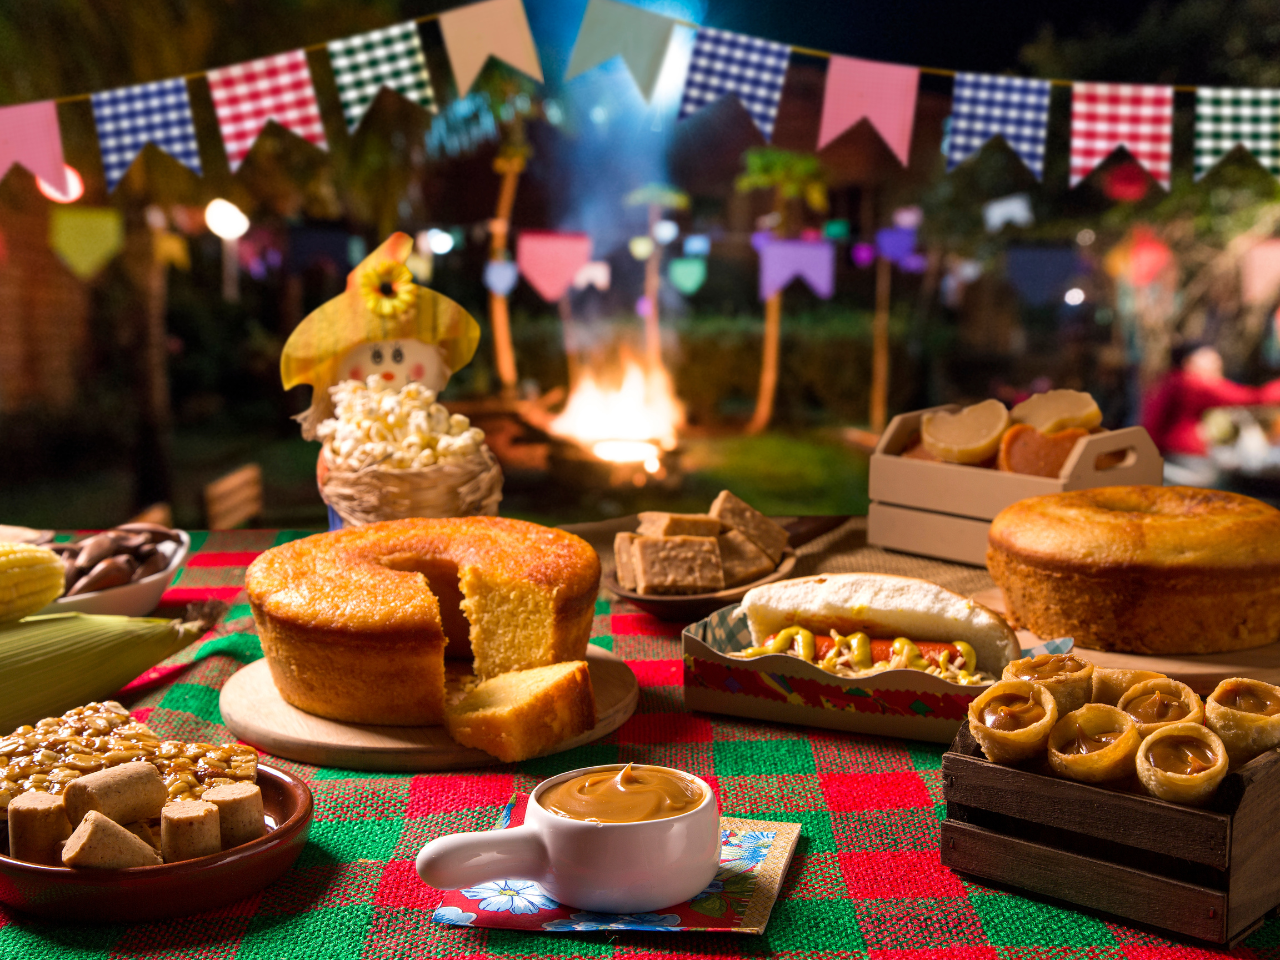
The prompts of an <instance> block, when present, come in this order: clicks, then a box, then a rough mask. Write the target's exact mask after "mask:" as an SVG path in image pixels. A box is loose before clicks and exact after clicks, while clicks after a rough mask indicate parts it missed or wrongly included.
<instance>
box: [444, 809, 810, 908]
mask: <svg viewBox="0 0 1280 960" xmlns="http://www.w3.org/2000/svg"><path fill="white" fill-rule="evenodd" d="M528 802H529V798H528V797H527V796H524V795H518V796H516V797H513V798H512V799H511V802H510V803H508V804H507V807H506V809H505V810H504V811H503V813H502V815H501V816H500V817H499V818H498V823H497V825H496V826H495V827H494V829H495V830H502V829H505V828H506V827H510V826H519V824H521V823H523V822H524V811H525V809H526V807H527V806H528ZM799 838H800V825H799V824H798V823H773V822H771V821H765V820H740V819H738V818H736V817H721V819H720V869H719V870H718V871H717V872H716V876H715V879H714V880H712V881H711V884H710V885H709V886H708V887H707V889H705V890H703V891H702V893H700V894H698V895H697V896H696V897H694V898H693V899H692V900H688V901H686V902H684V903H678V904H675V905H674V906H671V907H666V908H664V909H662V910H658V911H655V912H654V913H629V914H614V913H591V912H588V911H585V910H577V909H575V908H574V907H562V906H561V905H560V904H559V903H557V902H556V901H555V900H553V899H551V897H549V896H547V894H546V893H545V892H544V891H543V889H542V887H540V886H539V885H538V884H536V883H534V882H533V881H532V880H491V881H489V882H488V883H480V884H477V885H476V886H474V887H466V888H464V889H462V890H448V891H446V892H445V895H444V900H443V901H442V902H441V904H440V906H439V907H437V908H436V912H435V914H434V915H433V916H432V919H433V920H435V921H436V922H438V923H451V924H455V925H457V926H462V927H500V928H502V929H506V930H545V931H547V932H549V933H556V932H563V931H571V930H667V931H672V932H675V931H682V930H718V931H721V932H726V933H763V932H764V927H765V924H766V923H768V922H769V913H770V911H771V910H772V909H773V902H774V900H776V899H777V897H778V888H779V887H781V886H782V878H783V877H784V876H785V875H786V872H787V865H788V864H789V863H790V862H791V855H792V854H793V853H794V852H795V848H796V842H797V841H798V840H799Z"/></svg>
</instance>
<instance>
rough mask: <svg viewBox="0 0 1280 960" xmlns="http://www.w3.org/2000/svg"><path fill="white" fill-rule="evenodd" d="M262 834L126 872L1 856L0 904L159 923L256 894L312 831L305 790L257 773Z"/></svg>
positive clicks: (280, 774) (276, 775)
mask: <svg viewBox="0 0 1280 960" xmlns="http://www.w3.org/2000/svg"><path fill="white" fill-rule="evenodd" d="M258 786H259V787H261V788H262V805H263V807H264V809H265V811H266V815H267V830H268V832H267V835H266V836H264V837H259V838H258V839H257V840H253V841H251V842H249V843H245V844H241V845H240V846H238V847H235V848H234V849H231V850H227V851H224V852H223V853H215V854H212V855H210V856H207V857H200V858H199V859H197V860H184V861H182V862H181V863H166V864H162V865H160V866H158V867H131V868H129V869H127V870H101V871H98V870H72V869H70V868H68V867H46V866H41V865H40V864H34V863H23V862H22V861H20V860H11V859H9V858H8V857H4V856H0V903H4V904H5V905H6V906H10V907H13V908H14V909H16V910H22V911H24V912H26V913H34V914H37V915H39V916H42V917H49V918H51V919H54V920H62V921H116V922H132V921H138V920H158V919H160V918H162V917H177V916H183V915H185V914H192V913H204V912H205V911H208V910H216V909H217V908H218V907H224V906H226V905H227V904H229V903H234V902H235V901H236V900H240V899H242V898H244V897H247V896H249V895H250V894H252V893H257V892H258V891H259V890H261V889H262V888H263V887H265V886H266V885H267V884H269V883H271V882H272V881H274V880H275V879H277V878H278V877H279V876H280V875H281V874H283V873H284V872H285V871H286V870H288V869H289V867H291V866H292V865H293V861H294V860H296V859H297V858H298V854H299V853H301V852H302V848H303V846H304V845H305V844H306V842H307V834H308V833H309V832H310V830H311V809H312V802H311V791H310V790H309V789H308V788H307V785H306V784H305V783H303V782H302V781H301V780H299V779H298V778H297V777H295V776H293V774H290V773H286V772H285V771H283V770H275V769H272V768H271V767H264V766H262V765H261V764H259V766H258Z"/></svg>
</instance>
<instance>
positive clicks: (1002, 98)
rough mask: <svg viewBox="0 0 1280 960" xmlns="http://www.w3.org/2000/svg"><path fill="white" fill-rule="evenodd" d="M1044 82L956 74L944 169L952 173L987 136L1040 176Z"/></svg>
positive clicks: (1045, 102) (1045, 124) (1046, 105)
mask: <svg viewBox="0 0 1280 960" xmlns="http://www.w3.org/2000/svg"><path fill="white" fill-rule="evenodd" d="M1049 89H1050V84H1049V81H1047V80H1027V79H1025V78H1023V77H994V76H990V75H989V74H984V73H958V74H956V81H955V87H954V89H953V90H952V94H951V127H950V136H949V141H948V145H947V169H948V170H953V169H955V167H956V165H957V164H960V163H963V162H964V161H965V160H968V159H969V158H970V157H971V156H973V155H974V154H975V153H977V152H978V151H979V150H981V149H982V145H983V144H985V143H986V142H987V141H988V140H990V139H991V138H992V137H1004V141H1005V143H1007V144H1009V146H1010V147H1012V148H1013V152H1014V153H1016V154H1017V155H1018V156H1019V157H1021V158H1022V162H1023V163H1025V164H1026V165H1027V167H1028V168H1029V169H1030V170H1031V172H1032V173H1034V174H1035V175H1036V179H1037V180H1039V179H1040V178H1041V177H1042V176H1044V140H1045V131H1046V130H1047V129H1048V126H1049Z"/></svg>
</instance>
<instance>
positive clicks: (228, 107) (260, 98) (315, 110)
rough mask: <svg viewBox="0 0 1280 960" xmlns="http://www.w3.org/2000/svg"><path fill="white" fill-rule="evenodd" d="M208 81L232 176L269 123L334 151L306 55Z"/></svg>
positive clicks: (258, 63)
mask: <svg viewBox="0 0 1280 960" xmlns="http://www.w3.org/2000/svg"><path fill="white" fill-rule="evenodd" d="M208 77H209V92H210V93H211V94H213V109H214V111H215V112H216V113H217V115H218V128H219V129H220V130H221V131H222V141H223V143H224V144H226V147H227V160H228V161H230V163H231V169H232V171H235V170H238V169H239V168H240V164H241V163H242V162H244V158H245V156H246V155H247V154H248V153H249V150H250V148H251V147H252V146H253V144H254V142H255V141H256V140H257V139H258V134H260V133H262V128H263V127H265V126H266V125H267V121H268V120H274V121H276V123H278V124H280V126H282V127H284V128H286V129H288V130H291V131H293V132H294V133H296V134H297V135H298V136H300V137H302V138H303V139H304V140H309V141H310V142H311V143H314V144H315V145H316V146H317V147H320V148H321V149H322V150H327V149H329V143H328V141H327V140H325V136H324V124H323V122H321V119H320V105H319V104H318V103H317V102H316V90H315V87H314V86H312V83H311V71H310V70H309V69H308V68H307V55H306V53H305V52H304V51H302V50H292V51H290V52H289V53H281V54H277V55H276V56H274V57H263V58H262V59H261V60H251V61H249V62H248V63H238V64H236V65H234V66H231V67H223V68H222V69H220V70H210V71H209V73H208Z"/></svg>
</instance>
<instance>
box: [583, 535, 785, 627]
mask: <svg viewBox="0 0 1280 960" xmlns="http://www.w3.org/2000/svg"><path fill="white" fill-rule="evenodd" d="M795 566H796V555H795V553H794V552H793V551H792V550H791V549H790V548H788V549H787V550H784V551H783V553H782V559H781V560H780V561H779V562H778V566H777V567H776V568H775V569H774V571H773V573H770V574H768V575H767V576H763V577H761V578H760V579H759V580H753V581H751V582H750V583H742V584H739V585H738V586H736V587H730V588H729V589H727V590H717V591H716V592H715V593H675V594H649V593H633V592H631V591H630V590H626V589H624V588H623V587H622V585H621V584H620V583H618V580H617V578H616V577H615V576H614V575H613V574H609V575H608V576H605V577H602V578H601V582H602V583H604V585H605V586H606V587H608V588H609V592H610V593H612V594H613V595H614V596H616V597H618V598H619V599H621V600H626V601H627V602H628V603H633V604H635V605H636V606H637V607H639V608H640V609H641V610H643V611H644V612H645V613H651V614H653V615H654V616H655V617H658V618H659V619H661V620H675V621H678V622H680V623H693V622H694V621H695V620H701V619H703V618H704V617H709V616H711V614H713V613H715V612H716V611H717V610H719V609H720V608H721V607H723V606H727V605H728V604H731V603H737V602H739V601H740V600H741V599H742V598H743V597H745V596H746V595H747V591H748V590H750V589H751V588H752V587H761V586H764V585H765V584H766V583H773V582H775V581H777V580H785V579H787V577H789V576H791V571H792V570H794V569H795Z"/></svg>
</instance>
